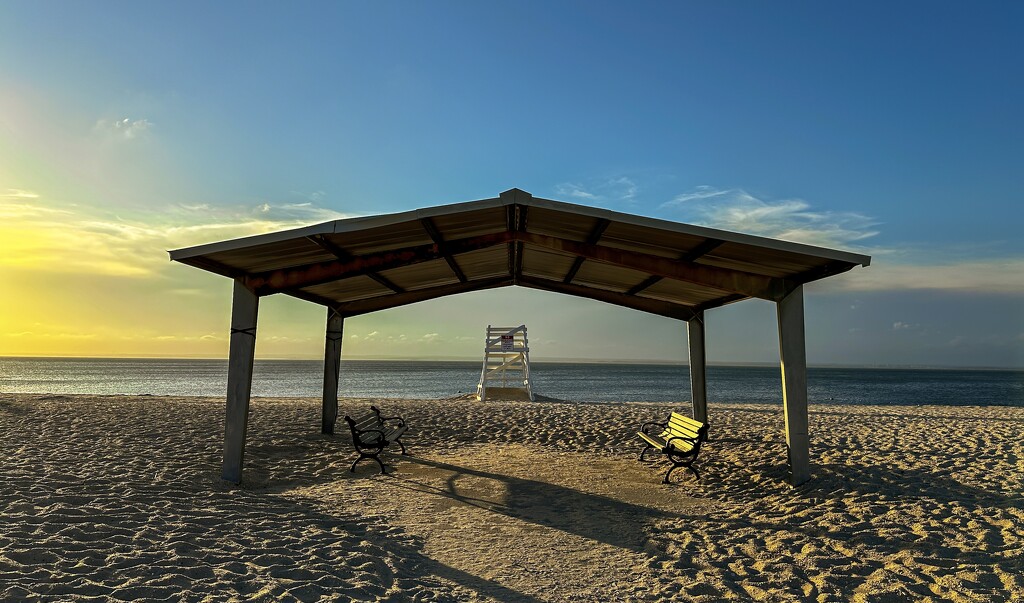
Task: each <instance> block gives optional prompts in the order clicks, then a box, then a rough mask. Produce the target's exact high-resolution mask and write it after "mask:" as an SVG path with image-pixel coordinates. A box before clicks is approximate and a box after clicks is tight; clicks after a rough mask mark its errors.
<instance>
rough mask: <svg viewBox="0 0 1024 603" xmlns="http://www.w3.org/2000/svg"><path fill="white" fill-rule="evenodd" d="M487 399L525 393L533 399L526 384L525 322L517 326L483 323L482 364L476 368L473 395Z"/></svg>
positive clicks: (528, 360) (528, 359)
mask: <svg viewBox="0 0 1024 603" xmlns="http://www.w3.org/2000/svg"><path fill="white" fill-rule="evenodd" d="M489 392H490V394H491V398H497V397H506V396H517V397H518V396H522V395H523V394H525V395H526V397H528V398H529V399H530V400H531V401H532V400H533V389H532V387H531V386H530V344H529V341H528V340H527V338H526V325H519V326H518V327H492V326H491V325H487V337H486V341H485V343H484V366H483V368H482V369H481V370H480V383H478V384H477V386H476V396H477V399H479V400H486V399H487V397H488V393H489Z"/></svg>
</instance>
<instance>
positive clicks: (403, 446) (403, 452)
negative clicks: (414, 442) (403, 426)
mask: <svg viewBox="0 0 1024 603" xmlns="http://www.w3.org/2000/svg"><path fill="white" fill-rule="evenodd" d="M395 443H396V444H398V445H399V446H401V447H402V454H403V455H405V456H409V453H408V452H406V451H405V444H403V443H402V440H395Z"/></svg>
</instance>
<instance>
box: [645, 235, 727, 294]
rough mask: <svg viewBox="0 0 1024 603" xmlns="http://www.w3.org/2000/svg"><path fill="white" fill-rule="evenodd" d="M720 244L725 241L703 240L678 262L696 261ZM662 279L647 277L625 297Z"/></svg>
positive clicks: (660, 277)
mask: <svg viewBox="0 0 1024 603" xmlns="http://www.w3.org/2000/svg"><path fill="white" fill-rule="evenodd" d="M722 243H725V241H720V240H718V239H705V240H704V241H703V242H702V243H701V244H699V245H697V246H696V247H694V248H693V249H691V250H689V251H687V252H686V253H684V254H683V255H681V256H679V261H680V262H693V261H696V260H697V258H699V257H702V256H705V255H707V254H709V253H711V252H712V251H714V250H715V248H717V247H718V246H719V245H721V244H722ZM663 278H665V277H662V276H649V277H647V278H646V279H644V280H643V281H642V282H640V283H639V284H637V285H635V286H634V287H632V288H630V290H629V291H626V295H636V294H637V293H640V292H641V291H643V290H644V289H646V288H648V287H650V286H651V285H653V284H654V283H657V282H658V281H660V280H661V279H663Z"/></svg>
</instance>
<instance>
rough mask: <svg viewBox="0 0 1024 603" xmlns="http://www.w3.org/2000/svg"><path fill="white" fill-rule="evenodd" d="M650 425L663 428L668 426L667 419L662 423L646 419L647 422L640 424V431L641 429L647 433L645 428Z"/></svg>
mask: <svg viewBox="0 0 1024 603" xmlns="http://www.w3.org/2000/svg"><path fill="white" fill-rule="evenodd" d="M635 424H636V423H634V425H635ZM651 426H658V427H661V428H662V429H665V428H666V427H668V421H666V422H664V423H659V422H657V421H648V422H646V423H644V424H643V425H641V426H640V431H642V432H644V433H647V428H648V427H651Z"/></svg>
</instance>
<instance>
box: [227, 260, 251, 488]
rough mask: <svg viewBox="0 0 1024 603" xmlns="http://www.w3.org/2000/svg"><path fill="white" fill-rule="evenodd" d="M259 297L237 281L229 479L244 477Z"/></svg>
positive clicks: (229, 408)
mask: <svg viewBox="0 0 1024 603" xmlns="http://www.w3.org/2000/svg"><path fill="white" fill-rule="evenodd" d="M259 301H260V298H259V297H258V296H257V295H256V294H255V293H253V292H252V291H250V290H249V289H247V288H246V287H245V285H243V284H242V282H241V281H240V280H236V281H235V288H234V293H233V295H232V301H231V343H230V351H229V356H228V395H227V412H226V413H225V417H224V471H223V474H222V476H223V477H224V479H225V480H227V481H229V482H234V483H236V484H237V483H238V482H240V481H242V457H243V456H244V454H245V430H246V425H247V423H248V419H249V395H250V393H251V392H252V363H253V358H254V356H255V353H256V315H257V310H258V309H259Z"/></svg>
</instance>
